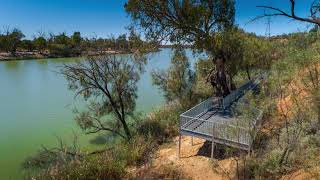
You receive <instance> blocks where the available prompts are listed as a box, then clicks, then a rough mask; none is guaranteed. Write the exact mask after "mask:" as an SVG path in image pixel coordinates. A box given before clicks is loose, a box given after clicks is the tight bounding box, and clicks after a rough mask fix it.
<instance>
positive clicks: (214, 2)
mask: <svg viewBox="0 0 320 180" xmlns="http://www.w3.org/2000/svg"><path fill="white" fill-rule="evenodd" d="M125 8H126V11H127V12H128V14H129V15H130V16H131V18H132V19H133V24H134V25H135V26H137V27H139V28H142V30H143V31H144V32H145V35H146V38H149V39H153V40H157V41H166V42H167V41H170V42H171V43H174V44H188V45H190V44H191V45H193V47H194V49H195V50H196V51H197V52H203V51H205V52H207V53H208V54H209V55H211V56H212V57H213V58H215V56H216V55H217V54H221V55H222V56H223V58H222V59H223V60H222V61H220V60H219V62H220V63H215V64H216V67H215V71H216V72H217V73H214V76H215V77H214V78H212V80H213V81H215V82H214V83H212V85H214V86H215V87H216V89H217V90H216V91H220V90H221V89H222V91H223V92H222V93H220V94H219V95H226V94H228V93H229V92H230V90H231V89H230V84H231V83H232V82H231V81H226V79H227V78H226V76H230V73H229V72H227V71H226V69H228V68H225V63H226V62H229V61H232V59H231V58H230V57H229V55H228V53H229V52H226V51H225V50H226V49H224V47H223V46H217V44H219V43H220V42H221V38H224V35H227V34H228V33H221V32H223V31H227V30H229V29H232V28H233V27H234V21H235V1H234V0H206V1H204V0H181V1H180V0H179V1H177V0H163V1H160V0H129V1H128V2H127V3H126V5H125ZM219 33H220V36H219V35H217V34H219ZM228 43H230V44H232V42H228ZM235 46H236V45H235ZM228 64H229V65H231V66H232V63H228ZM229 69H232V68H229ZM229 80H232V78H229ZM221 87H222V88H221Z"/></svg>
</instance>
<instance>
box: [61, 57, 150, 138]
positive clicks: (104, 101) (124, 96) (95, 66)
mask: <svg viewBox="0 0 320 180" xmlns="http://www.w3.org/2000/svg"><path fill="white" fill-rule="evenodd" d="M145 64H146V59H145V57H144V56H141V55H137V54H134V55H126V56H115V55H109V56H104V57H97V58H92V59H88V60H85V61H80V62H76V63H73V64H65V65H64V67H63V68H62V70H61V73H62V74H63V75H64V76H65V77H66V79H67V80H68V83H69V87H70V89H71V90H73V91H75V92H76V96H78V95H80V96H82V97H83V98H85V100H88V99H89V98H94V100H95V102H93V103H91V104H89V106H88V110H87V111H85V112H82V113H78V116H77V117H76V121H77V123H78V124H79V125H80V127H81V128H82V129H83V130H84V131H86V132H87V133H96V132H99V131H102V130H103V131H109V132H112V133H116V134H117V135H119V136H121V137H123V138H125V139H127V140H129V139H130V138H131V133H130V130H129V127H128V121H129V117H132V116H133V115H134V110H135V106H136V98H137V82H138V81H139V79H140V74H141V73H142V72H143V71H144V65H145ZM122 130H123V131H124V134H123V133H122Z"/></svg>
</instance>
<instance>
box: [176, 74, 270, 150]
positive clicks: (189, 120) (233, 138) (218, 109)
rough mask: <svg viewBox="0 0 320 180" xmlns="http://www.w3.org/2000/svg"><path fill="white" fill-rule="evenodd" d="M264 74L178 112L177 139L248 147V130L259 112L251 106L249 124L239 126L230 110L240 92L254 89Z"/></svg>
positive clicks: (249, 137)
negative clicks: (218, 97) (178, 127)
mask: <svg viewBox="0 0 320 180" xmlns="http://www.w3.org/2000/svg"><path fill="white" fill-rule="evenodd" d="M264 77H265V76H259V77H257V78H255V79H254V80H251V81H249V82H247V83H245V84H244V85H242V86H241V87H240V88H238V89H237V90H235V91H233V92H232V93H231V94H229V95H228V96H227V97H225V98H223V99H214V98H209V99H207V100H206V101H203V102H202V103H200V104H198V105H197V106H195V107H193V108H191V109H190V110H188V111H186V112H185V113H183V114H181V115H180V140H181V135H187V136H193V137H198V138H201V139H205V140H208V141H211V142H212V143H213V144H214V143H218V144H225V145H228V146H232V147H236V148H240V149H243V150H250V148H251V144H252V141H253V134H252V130H253V129H254V128H256V125H257V123H258V122H259V121H260V119H261V118H262V112H261V111H260V110H258V109H255V108H251V109H250V111H252V113H253V117H252V118H253V119H250V121H248V122H251V124H250V125H239V123H237V122H238V121H239V120H238V117H236V116H235V115H234V113H233V109H234V107H235V106H237V102H238V101H240V100H241V98H242V97H243V95H244V94H245V93H246V92H247V91H249V90H254V89H256V88H257V86H258V84H259V83H260V81H261V80H263V79H264ZM179 153H180V143H179Z"/></svg>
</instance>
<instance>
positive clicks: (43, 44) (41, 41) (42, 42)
mask: <svg viewBox="0 0 320 180" xmlns="http://www.w3.org/2000/svg"><path fill="white" fill-rule="evenodd" d="M33 44H34V46H35V47H36V49H37V50H38V51H39V52H40V53H42V52H43V51H44V50H45V49H46V48H47V40H46V39H45V38H44V37H37V38H35V39H34V40H33Z"/></svg>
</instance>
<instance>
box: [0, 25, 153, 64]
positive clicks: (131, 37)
mask: <svg viewBox="0 0 320 180" xmlns="http://www.w3.org/2000/svg"><path fill="white" fill-rule="evenodd" d="M142 46H143V47H148V49H147V50H148V51H154V50H156V49H157V48H158V45H157V44H156V43H154V42H145V41H143V40H142V39H141V38H140V35H138V34H137V33H135V31H134V30H130V33H129V34H128V35H127V34H122V35H119V36H118V37H111V38H90V39H89V38H85V37H82V36H81V33H80V32H74V33H73V34H72V35H71V36H68V35H67V34H66V33H59V34H49V35H48V36H46V35H44V34H43V33H39V35H38V36H36V37H34V38H33V39H31V40H30V39H26V38H25V35H24V34H23V32H21V31H20V30H19V29H16V28H14V29H7V30H5V31H4V32H3V33H0V60H9V59H20V58H23V59H27V58H45V57H78V56H82V55H89V56H91V55H92V56H94V55H104V54H117V53H132V51H134V50H135V49H137V48H138V47H139V48H141V47H142ZM145 49H146V48H145Z"/></svg>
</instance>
